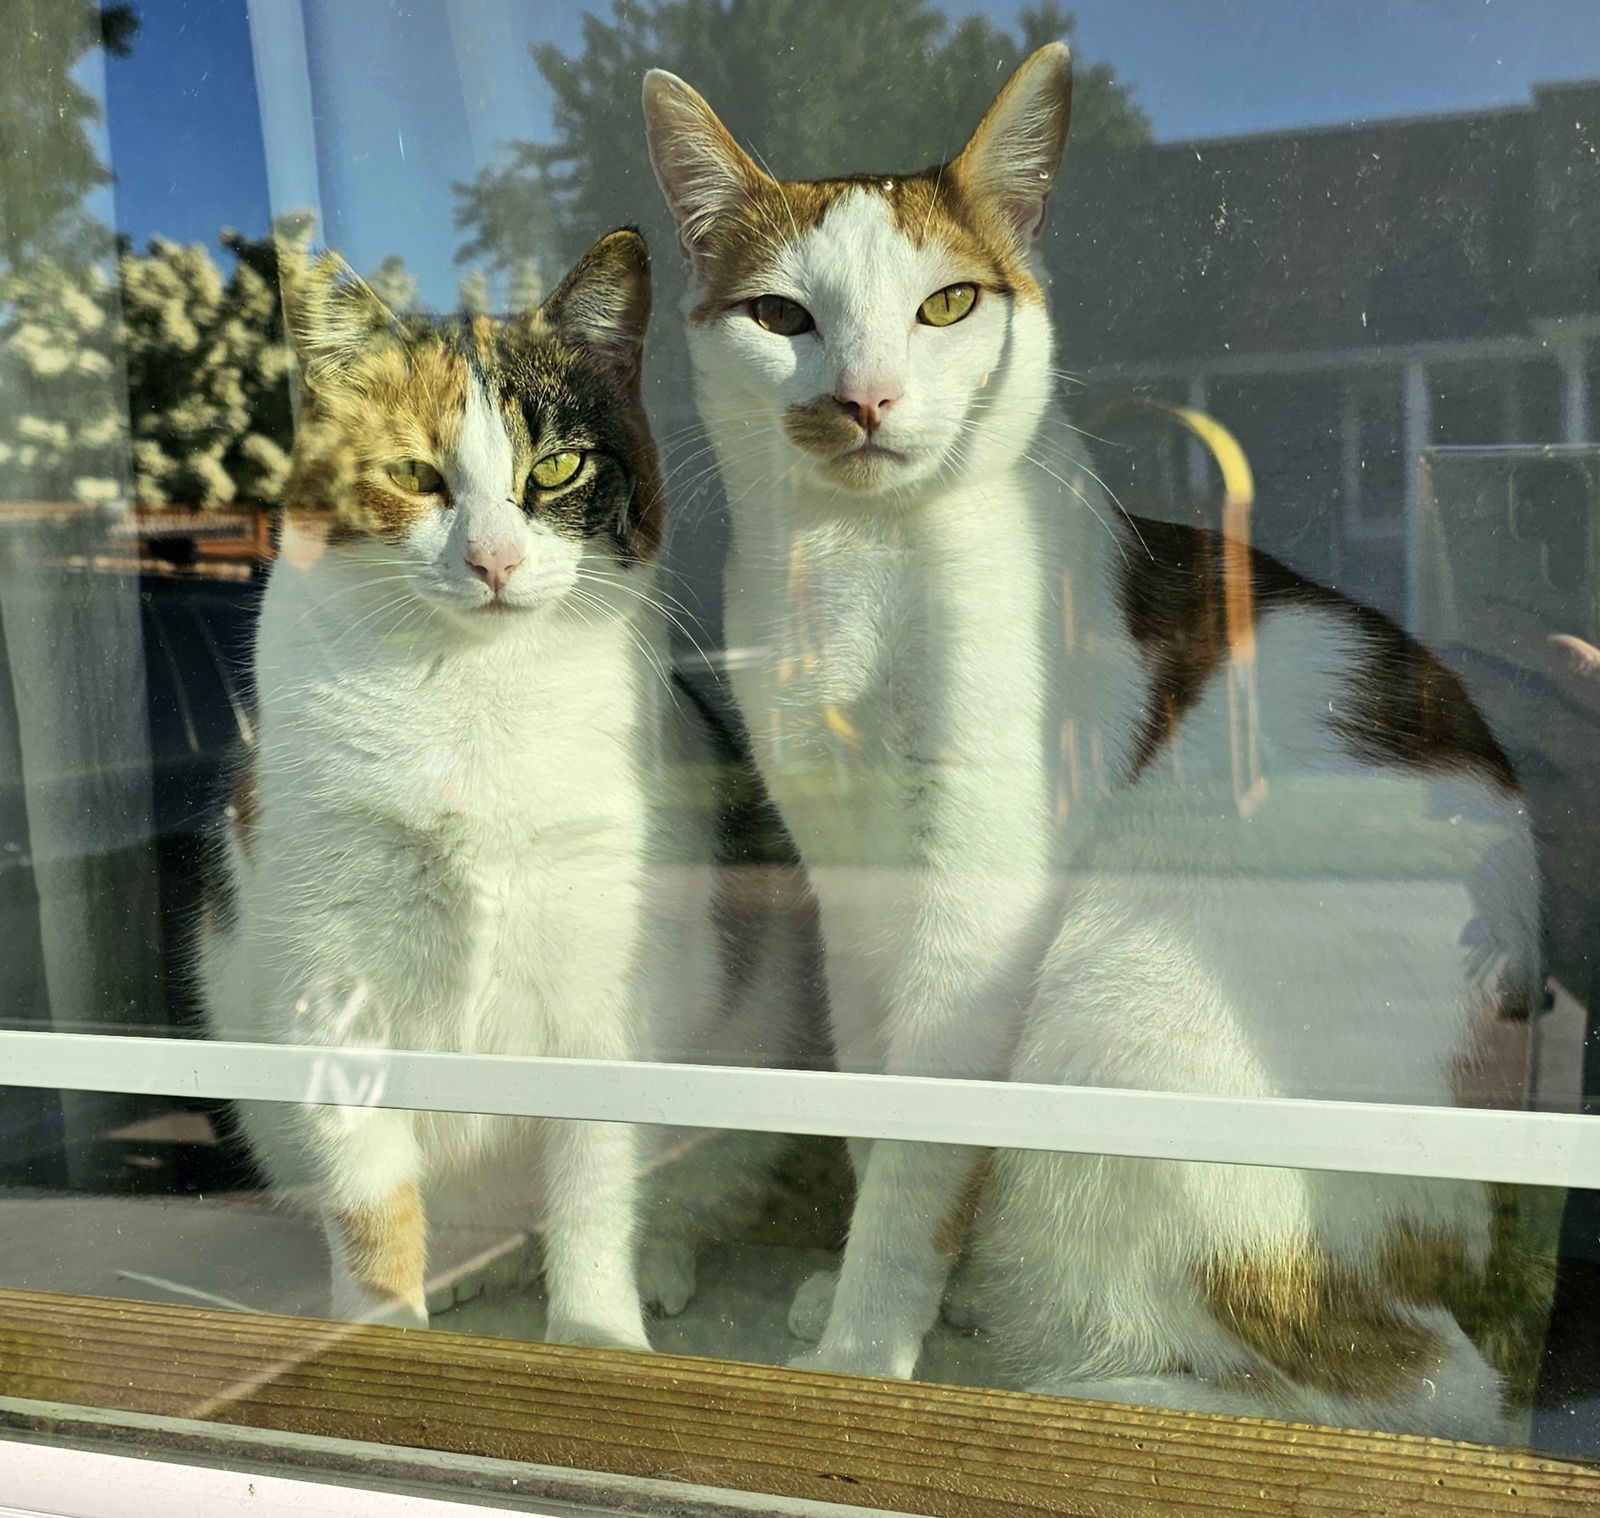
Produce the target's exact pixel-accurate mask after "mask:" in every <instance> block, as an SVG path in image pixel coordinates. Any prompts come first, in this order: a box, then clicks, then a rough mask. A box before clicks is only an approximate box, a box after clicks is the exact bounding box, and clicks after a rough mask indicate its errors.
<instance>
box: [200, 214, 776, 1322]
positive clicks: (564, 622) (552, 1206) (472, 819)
mask: <svg viewBox="0 0 1600 1518" xmlns="http://www.w3.org/2000/svg"><path fill="white" fill-rule="evenodd" d="M283 276H284V297H285V310H286V315H287V319H288V325H289V329H290V332H291V334H292V337H293V341H294V345H295V347H296V349H297V351H298V355H299V359H300V363H301V371H302V377H303V382H304V406H303V410H302V415H301V419H300V421H301V425H300V427H299V429H298V433H297V436H296V440H295V449H294V457H293V467H292V472H291V475H290V478H289V482H288V486H287V489H286V493H285V500H286V505H287V507H288V510H287V513H286V522H285V525H284V529H283V533H284V536H283V541H282V544H281V552H280V555H279V558H278V561H277V563H276V564H275V566H274V568H273V572H272V576H271V579H270V582H269V584H268V587H267V590H266V594H265V598H264V601H263V604H262V608H261V619H260V626H259V631H258V635H257V644H256V655H255V660H256V682H257V687H258V697H259V704H260V712H259V717H258V720H257V728H258V733H259V743H258V747H257V749H256V751H255V753H254V756H253V760H252V762H251V766H250V768H249V770H248V771H247V773H246V774H245V775H244V777H243V779H242V781H241V784H240V789H239V793H238V796H237V798H236V801H237V805H236V806H235V808H234V813H233V824H232V831H231V835H230V837H229V839H228V856H229V858H228V875H229V877H230V880H231V893H230V894H231V905H229V906H228V907H227V910H226V911H225V912H221V913H218V914H216V920H215V921H214V922H213V925H212V928H211V931H210V932H209V933H208V935H207V937H206V941H205V944H204V949H203V964H202V968H203V978H204V985H205V993H206V1000H207V1004H208V1009H209V1018H210V1027H211V1030H212V1032H213V1033H214V1034H215V1035H217V1036H219V1037H224V1038H232V1039H246V1040H266V1041H285V1042H296V1043H308V1044H325V1045H328V1046H330V1047H331V1048H338V1049H345V1050H359V1049H360V1048H362V1047H374V1048H388V1049H418V1050H442V1051H469V1052H476V1053H495V1054H539V1055H557V1056H572V1057H584V1058H612V1059H645V1058H669V1059H687V1060H696V1059H701V1058H728V1057H738V1058H743V1059H751V1058H754V1059H757V1060H760V1059H762V1058H769V1057H770V1058H782V1057H783V1053H784V1043H783V1032H782V1028H781V1026H780V1022H779V1021H776V1020H774V1021H770V1022H768V1023H765V1024H763V1025H762V1026H761V1027H760V1028H759V1029H758V1028H757V1027H756V1026H755V1024H754V1023H753V1022H752V1023H750V1024H749V1025H747V1026H739V1025H736V1023H735V1022H733V1021H730V1016H731V1013H730V1011H729V1009H728V1008H725V1007H724V1005H723V1002H722V999H721V991H722V988H721V985H720V983H719V977H720V975H721V970H720V967H719V948H718V944H717V942H716V935H715V933H714V930H713V922H712V915H711V910H710V907H711V901H710V894H711V889H712V888H711V884H710V879H709V872H708V870H707V868H706V865H707V863H708V859H707V855H708V849H707V848H706V846H705V841H704V840H702V839H701V838H699V837H698V836H694V831H695V830H694V828H693V827H692V826H690V825H689V823H688V819H689V818H690V817H691V816H692V815H693V814H692V813H691V812H689V811H687V810H685V809H683V808H681V807H677V806H675V805H674V804H673V802H674V799H675V798H673V796H672V795H671V793H670V790H669V787H668V783H667V782H668V778H669V777H670V775H671V773H672V766H671V765H670V764H669V763H668V762H667V759H668V757H669V754H670V751H671V747H672V745H671V743H670V742H669V741H668V739H667V737H666V736H665V733H666V729H667V725H668V723H669V721H670V719H671V713H670V712H669V711H667V710H666V709H665V706H666V703H665V700H664V696H665V692H664V686H663V681H662V678H661V676H662V671H663V667H664V662H665V654H666V639H665V637H664V629H663V628H662V626H661V625H660V622H659V619H658V618H657V616H656V615H655V609H654V604H653V601H652V595H651V591H650V586H651V560H652V558H653V556H654V555H655V554H656V550H657V547H658V544H659V543H660V541H661V536H662V526H663V522H662V500H661V493H660V485H659V481H658V476H657V464H656V454H655V450H654V447H653V444H652V441H651V437H650V433H649V430H648V426H647V424H646V420H645V417H644V413H643V410H642V407H641V404H640V398H639V368H640V359H641V352H642V344H643V341H644V334H645V325H646V321H647V319H648V315H649V307H650V287H649V271H648V262H647V257H646V253H645V248H644V244H643V242H642V241H641V240H640V238H639V237H638V236H637V235H636V234H634V233H632V232H628V231H622V232H614V233H612V234H611V235H610V236H608V237H606V238H604V239H603V240H602V241H600V242H599V243H597V244H596V245H595V247H594V248H593V249H591V251H590V252H589V253H588V254H587V255H586V256H585V257H584V258H583V259H582V261H581V262H580V263H579V264H578V265H577V267H576V268H574V269H573V270H572V272H571V273H570V274H569V275H568V276H567V277H566V279H565V280H564V281H563V282H562V284H561V285H560V287H559V288H558V289H556V290H555V292H554V293H553V294H551V295H550V296H549V298H548V299H547V300H546V301H545V302H544V303H543V305H542V306H541V307H540V308H539V309H538V310H537V311H535V312H531V313H527V314H525V315H521V316H515V317H510V318H506V319H503V320H491V319H488V318H484V317H474V318H470V319H465V318H462V319H443V320H440V319H433V318H426V317H415V318H406V319H404V320H401V319H398V318H396V317H395V316H394V315H393V314H392V313H391V312H389V311H388V310H387V309H386V308H385V307H384V306H383V304H382V303H381V302H380V301H379V300H378V298H377V297H376V296H375V295H374V294H373V292H372V291H371V290H370V289H369V288H368V287H367V286H365V285H364V284H363V283H362V282H361V281H360V280H358V279H356V278H355V277H354V276H353V275H352V274H351V273H350V271H349V270H348V269H347V268H346V267H345V266H344V265H343V264H342V262H341V261H339V260H338V259H337V258H336V257H334V256H332V255H328V256H325V257H323V258H321V259H319V260H316V261H312V262H309V263H306V262H304V261H294V260H286V265H285V268H284V271H283ZM676 757H678V758H679V759H682V758H683V757H684V756H683V755H682V754H679V755H677V756H676ZM680 767H681V766H680ZM740 1015H741V1016H750V1015H753V1014H751V1013H750V1011H749V1008H748V1007H747V1008H745V1009H744V1010H743V1011H742V1012H741V1013H740ZM341 1059H342V1060H351V1059H353V1061H354V1064H355V1067H356V1069H357V1070H358V1071H359V1068H360V1059H359V1055H358V1054H357V1055H354V1056H350V1055H342V1056H330V1060H331V1062H332V1064H333V1066H334V1067H335V1068H338V1067H339V1061H340V1060H341ZM325 1094H327V1095H333V1094H335V1091H334V1088H333V1087H332V1086H330V1088H329V1090H328V1092H327V1093H325ZM242 1118H243V1122H244V1127H245V1130H246V1133H247V1135H248V1138H249V1140H250V1142H251V1144H252V1146H253V1147H254V1149H255V1151H256V1153H257V1155H258V1156H259V1158H260V1159H261V1161H262V1163H263V1164H264V1166H265V1168H266V1170H267V1172H268V1174H269V1176H270V1177H271V1178H272V1179H273V1180H274V1181H276V1182H278V1183H279V1184H280V1185H282V1186H284V1187H287V1188H298V1189H300V1190H302V1191H309V1193H310V1194H311V1197H312V1199H313V1201H314V1203H315V1205H316V1206H317V1208H318V1209H319V1211H320V1213H321V1215H322V1217H323V1220H324V1225H325V1228H326V1231H327V1234H328V1238H329V1242H330V1247H331V1250H332V1254H333V1258H334V1271H335V1275H334V1294H333V1308H334V1312H335V1314H336V1315H337V1316H341V1317H386V1318H390V1319H393V1320H398V1321H402V1322H425V1321H426V1317H427V1307H426V1294H425V1280H424V1275H425V1259H426V1240H425V1212H426V1210H427V1209H426V1206H425V1202H424V1196H425V1193H426V1192H427V1190H428V1188H429V1187H430V1186H437V1185H438V1184H439V1183H441V1182H442V1181H444V1180H446V1179H447V1178H449V1177H451V1176H454V1177H456V1178H457V1187H456V1189H457V1191H460V1190H462V1189H463V1188H464V1189H466V1190H467V1191H468V1192H470V1191H471V1189H472V1185H473V1172H472V1171H471V1170H470V1169H469V1168H468V1167H472V1166H476V1165H477V1164H478V1163H479V1161H480V1160H482V1159H483V1158H484V1157H485V1156H486V1152H487V1151H488V1150H490V1149H491V1148H497V1149H498V1148H502V1147H503V1146H506V1145H514V1147H515V1150H516V1152H517V1153H519V1154H520V1153H521V1151H522V1148H523V1146H525V1145H526V1146H529V1147H530V1148H531V1155H532V1157H531V1159H530V1160H529V1162H528V1164H529V1169H530V1171H531V1174H530V1175H529V1177H528V1181H527V1187H526V1191H527V1196H526V1201H525V1206H526V1208H527V1209H528V1213H527V1215H528V1217H529V1218H530V1220H531V1219H532V1218H533V1217H540V1218H542V1219H543V1225H544V1227H543V1248H544V1264H545V1277H546V1284H547V1288H548V1296H549V1319H548V1321H549V1327H548V1335H549V1337H550V1338H552V1339H556V1340H563V1341H582V1342H586V1343H602V1344H611V1345H622V1346H627V1347H630V1348H636V1349H643V1348H647V1347H648V1346H647V1344H646V1337H645V1329H644V1325H643V1321H642V1318H641V1306H640V1291H639V1286H638V1283H637V1279H636V1277H637V1268H636V1263H635V1259H634V1254H633V1250H634V1244H635V1232H636V1226H635V1225H636V1215H637V1213H638V1211H639V1208H640V1206H641V1205H642V1201H643V1200H646V1199H641V1195H640V1181H639V1175H638V1172H639V1168H640V1165H641V1163H646V1164H647V1165H651V1164H653V1163H654V1161H653V1159H651V1158H650V1156H644V1157H641V1155H640V1153H639V1151H640V1149H641V1146H642V1144H649V1145H654V1143H655V1141H656V1140H658V1139H666V1138H669V1137H671V1136H670V1135H665V1134H661V1133H659V1132H656V1133H650V1132H649V1131H648V1130H647V1131H645V1133H644V1137H643V1138H642V1139H641V1132H640V1131H638V1130H634V1129H630V1128H629V1127H628V1126H626V1125H622V1124H611V1123H579V1122H552V1123H548V1124H527V1123H521V1122H518V1121H516V1120H508V1119H496V1118H487V1117H476V1116H468V1115H454V1114H436V1113H412V1112H406V1111H400V1110H390V1109H382V1108H374V1107H362V1106H346V1107H338V1106H315V1105H308V1106H304V1107H290V1106H276V1105H271V1104H264V1103H247V1104H244V1106H243V1111H242ZM681 1137H682V1135H678V1136H677V1138H679V1139H681ZM702 1160H703V1157H702ZM694 1168H695V1170H696V1173H697V1177H698V1179H700V1180H701V1181H704V1180H705V1178H706V1174H707V1171H708V1167H707V1166H706V1165H705V1164H704V1163H699V1164H697V1165H696V1166H695V1167H694ZM730 1175H731V1171H730ZM719 1179H729V1177H728V1176H719ZM653 1184H654V1183H652V1185H653ZM681 1200H682V1199H680V1201H681ZM693 1200H694V1201H695V1202H696V1203H697V1204H698V1203H700V1202H704V1201H706V1200H707V1198H706V1197H705V1196H704V1195H703V1190H702V1195H700V1196H698V1197H696V1198H694V1199H693ZM657 1207H658V1216H657V1220H656V1226H654V1227H652V1228H651V1229H650V1231H649V1232H650V1244H651V1254H650V1260H651V1261H652V1262H654V1264H655V1265H656V1266H657V1267H658V1269H657V1271H656V1272H655V1273H656V1274H657V1275H661V1274H663V1273H664V1275H665V1277H666V1280H665V1284H652V1285H651V1286H650V1287H649V1288H648V1290H649V1292H650V1295H651V1296H652V1297H653V1298H655V1299H657V1300H659V1301H660V1302H661V1304H662V1305H663V1306H665V1307H666V1308H668V1309H669V1310H675V1309H676V1308H680V1307H681V1306H682V1305H683V1302H684V1301H685V1300H686V1299H687V1296H688V1294H689V1292H690V1291H692V1289H693V1285H692V1269H691V1267H690V1262H689V1261H688V1260H686V1259H685V1258H684V1247H683V1246H684V1242H685V1241H684V1236H683V1225H684V1224H685V1223H686V1221H687V1220H688V1218H689V1215H690V1213H691V1211H692V1210H693V1209H692V1208H690V1207H689V1206H688V1205H686V1204H685V1205H674V1206H664V1205H661V1204H660V1201H659V1198H657Z"/></svg>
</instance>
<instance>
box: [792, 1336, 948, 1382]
mask: <svg viewBox="0 0 1600 1518" xmlns="http://www.w3.org/2000/svg"><path fill="white" fill-rule="evenodd" d="M789 1368H790V1369H791V1370H825V1371H831V1372H832V1373H833V1374H834V1375H837V1376H870V1377H872V1378H873V1379H874V1380H879V1381H909V1380H910V1379H911V1373H912V1371H914V1370H915V1369H916V1368H917V1362H916V1356H915V1355H914V1354H913V1355H911V1356H910V1357H909V1358H908V1357H907V1356H905V1355H898V1354H895V1353H894V1352H893V1351H892V1350H891V1349H890V1348H889V1347H888V1346H887V1345H884V1344H872V1343H867V1344H857V1343H847V1344H828V1343H826V1342H824V1343H822V1344H816V1345H813V1346H812V1347H811V1348H810V1349H803V1350H801V1351H800V1353H799V1354H797V1355H794V1356H792V1357H791V1358H790V1360H789Z"/></svg>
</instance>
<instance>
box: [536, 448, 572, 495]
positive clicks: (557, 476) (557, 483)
mask: <svg viewBox="0 0 1600 1518" xmlns="http://www.w3.org/2000/svg"><path fill="white" fill-rule="evenodd" d="M582 467H583V455H582V454H581V453H551V454H547V455H546V456H545V457H544V458H542V459H540V460H539V462H538V463H537V464H535V465H534V466H533V483H534V484H535V485H537V486H538V487H539V488H540V489H541V490H557V489H559V488H560V487H561V486H563V485H568V484H571V482H572V480H573V478H574V477H575V476H576V475H577V473H578V471H579V470H580V469H581V468H582Z"/></svg>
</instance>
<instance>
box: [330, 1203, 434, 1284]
mask: <svg viewBox="0 0 1600 1518" xmlns="http://www.w3.org/2000/svg"><path fill="white" fill-rule="evenodd" d="M338 1223H339V1233H340V1236H341V1237H342V1238H343V1240H344V1247H345V1257H346V1263H347V1264H348V1266H349V1268H350V1273H351V1275H353V1276H354V1277H355V1278H356V1280H357V1281H359V1282H360V1283H361V1285H362V1286H363V1287H365V1288H366V1289H367V1290H368V1291H370V1292H371V1293H372V1294H373V1295H374V1296H377V1297H389V1298H392V1299H394V1300H395V1301H398V1302H403V1303H405V1304H406V1305H408V1306H420V1305H421V1304H422V1302H423V1300H424V1286H423V1272H424V1269H425V1267H426V1264H427V1249H428V1237H427V1226H426V1223H425V1221H424V1219H423V1216H422V1198H421V1196H420V1195H419V1194H418V1191H417V1188H416V1187H415V1186H414V1185H413V1184H411V1183H410V1182H407V1183H406V1184H405V1185H403V1186H397V1187H396V1188H395V1189H394V1190H393V1191H392V1192H390V1193H389V1195H388V1196H387V1197H385V1198H384V1199H383V1200H382V1201H379V1202H369V1203H367V1204H366V1205H365V1206H361V1207H351V1208H347V1209H346V1210H345V1211H343V1212H341V1213H339V1214H338Z"/></svg>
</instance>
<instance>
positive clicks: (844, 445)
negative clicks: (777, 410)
mask: <svg viewBox="0 0 1600 1518" xmlns="http://www.w3.org/2000/svg"><path fill="white" fill-rule="evenodd" d="M783 430H784V431H785V432H786V433H788V435H789V441H790V442H791V443H793V444H794V445H795V447H796V448H804V449H805V450H806V452H807V453H814V454H816V455H817V456H818V457H819V458H825V459H831V458H836V457H837V456H838V455H839V454H841V453H847V452H848V451H849V450H850V449H852V448H854V447H856V446H857V445H858V444H859V443H860V442H861V439H862V437H863V436H864V435H865V429H864V428H863V427H862V426H861V424H860V423H859V422H858V421H856V420H855V418H854V417H852V416H851V415H850V413H849V412H848V411H847V410H846V409H845V408H844V407H843V406H842V405H841V404H840V403H839V402H838V401H836V400H834V398H833V397H832V396H831V395H819V396H818V397H817V398H816V399H815V400H811V401H806V402H804V403H803V404H797V405H793V406H790V407H789V409H788V410H787V411H785V412H784V414H783Z"/></svg>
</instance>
